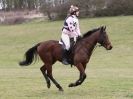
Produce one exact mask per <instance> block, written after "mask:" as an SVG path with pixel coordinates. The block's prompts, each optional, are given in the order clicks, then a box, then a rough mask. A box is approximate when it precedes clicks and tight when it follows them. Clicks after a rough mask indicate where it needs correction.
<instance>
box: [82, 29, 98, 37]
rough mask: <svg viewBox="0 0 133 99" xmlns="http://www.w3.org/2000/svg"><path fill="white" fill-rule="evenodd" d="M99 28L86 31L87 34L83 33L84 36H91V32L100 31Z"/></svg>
mask: <svg viewBox="0 0 133 99" xmlns="http://www.w3.org/2000/svg"><path fill="white" fill-rule="evenodd" d="M99 29H100V28H95V29H92V30H90V31H88V32H86V33H85V34H83V38H85V37H88V36H90V35H91V34H93V33H94V32H96V31H98V30H99Z"/></svg>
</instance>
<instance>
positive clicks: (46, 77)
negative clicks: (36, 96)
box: [40, 65, 51, 88]
mask: <svg viewBox="0 0 133 99" xmlns="http://www.w3.org/2000/svg"><path fill="white" fill-rule="evenodd" d="M40 70H41V72H42V74H43V76H44V78H45V80H46V83H47V87H48V88H50V86H51V83H50V80H49V78H48V76H47V73H46V66H45V65H43V66H42V67H41V68H40Z"/></svg>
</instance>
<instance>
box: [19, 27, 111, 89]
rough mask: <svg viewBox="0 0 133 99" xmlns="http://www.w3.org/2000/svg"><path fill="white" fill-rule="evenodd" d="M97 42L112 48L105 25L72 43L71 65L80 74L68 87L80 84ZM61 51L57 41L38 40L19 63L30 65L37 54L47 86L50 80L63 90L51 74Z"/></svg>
mask: <svg viewBox="0 0 133 99" xmlns="http://www.w3.org/2000/svg"><path fill="white" fill-rule="evenodd" d="M97 43H99V44H100V45H101V46H103V47H104V48H106V50H111V49H112V44H111V42H110V40H109V38H108V35H107V33H106V27H104V26H102V27H99V28H96V29H93V30H91V31H88V32H87V33H85V34H84V35H83V36H82V38H81V39H80V40H78V41H77V43H76V44H75V45H74V49H73V65H74V66H76V67H77V69H78V70H79V73H80V76H79V79H78V80H77V81H76V82H74V83H70V84H69V87H75V86H78V85H81V84H82V83H83V81H84V80H85V78H86V73H85V69H86V65H87V63H88V62H89V60H90V57H91V55H92V52H93V50H94V48H95V46H96V44H97ZM62 53H63V52H62V45H61V44H59V41H56V40H49V41H45V42H40V43H38V44H37V45H35V46H33V47H32V48H30V49H29V50H28V51H27V52H26V53H25V59H24V60H23V61H21V62H20V63H19V64H20V65H21V66H27V65H30V64H31V63H32V62H33V60H35V59H36V56H37V55H39V56H40V58H41V60H42V61H43V63H44V64H43V66H42V67H41V68H40V70H41V72H42V74H43V76H44V78H45V80H46V83H47V87H48V88H50V86H51V83H50V80H51V81H52V82H53V83H54V84H55V85H56V87H57V88H58V89H59V91H63V88H62V87H61V86H60V84H59V83H58V82H57V81H56V80H55V79H54V77H53V75H52V65H53V64H54V63H55V62H56V61H60V62H61V61H62Z"/></svg>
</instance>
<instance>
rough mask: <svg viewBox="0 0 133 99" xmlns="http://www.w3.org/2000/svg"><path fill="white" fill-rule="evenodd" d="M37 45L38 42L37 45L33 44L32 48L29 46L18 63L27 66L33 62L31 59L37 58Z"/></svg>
mask: <svg viewBox="0 0 133 99" xmlns="http://www.w3.org/2000/svg"><path fill="white" fill-rule="evenodd" d="M39 45H40V43H38V44H37V45H35V46H33V47H32V48H30V49H29V50H27V52H26V53H25V59H24V60H23V61H21V62H19V65H21V66H28V65H30V64H31V63H32V62H33V60H36V59H37V47H38V46H39Z"/></svg>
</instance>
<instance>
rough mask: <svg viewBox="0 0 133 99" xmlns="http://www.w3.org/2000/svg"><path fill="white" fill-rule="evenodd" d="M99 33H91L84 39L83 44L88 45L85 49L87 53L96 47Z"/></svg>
mask: <svg viewBox="0 0 133 99" xmlns="http://www.w3.org/2000/svg"><path fill="white" fill-rule="evenodd" d="M99 33H100V32H96V33H93V34H91V36H89V37H87V38H85V43H86V44H88V46H87V49H88V50H89V51H93V49H94V47H95V46H96V44H97V42H98V38H99Z"/></svg>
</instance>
